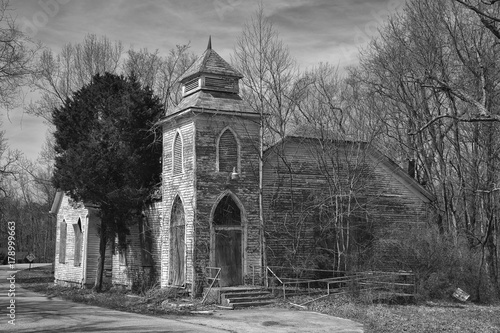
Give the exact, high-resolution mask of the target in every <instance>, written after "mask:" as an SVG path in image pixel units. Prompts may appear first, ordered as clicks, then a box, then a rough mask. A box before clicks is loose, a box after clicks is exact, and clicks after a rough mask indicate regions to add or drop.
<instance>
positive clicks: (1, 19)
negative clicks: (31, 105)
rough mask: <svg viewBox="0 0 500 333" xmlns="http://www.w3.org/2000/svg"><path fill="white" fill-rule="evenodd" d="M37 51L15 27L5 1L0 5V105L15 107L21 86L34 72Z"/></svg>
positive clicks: (28, 39) (37, 47) (38, 46)
mask: <svg viewBox="0 0 500 333" xmlns="http://www.w3.org/2000/svg"><path fill="white" fill-rule="evenodd" d="M39 49H40V45H38V44H36V43H34V42H33V41H32V40H31V39H30V38H29V37H28V36H26V35H25V34H24V33H23V32H22V31H21V30H19V29H18V28H17V27H16V22H15V19H14V17H12V15H11V8H10V7H9V1H8V0H2V1H1V2H0V105H2V106H4V107H6V108H13V107H14V106H16V105H17V100H18V97H19V93H20V92H21V87H22V86H23V85H24V84H25V83H26V82H27V79H28V76H29V75H30V74H31V73H32V72H33V71H34V68H35V66H33V60H34V57H35V55H36V53H37V51H38V50H39Z"/></svg>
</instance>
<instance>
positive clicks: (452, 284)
mask: <svg viewBox="0 0 500 333" xmlns="http://www.w3.org/2000/svg"><path fill="white" fill-rule="evenodd" d="M398 246H399V247H398V249H397V250H395V251H394V256H395V257H396V259H397V260H398V261H399V262H401V263H404V264H405V265H407V266H408V267H410V269H411V270H412V271H413V272H414V273H415V274H416V278H417V292H418V296H419V297H420V298H421V299H452V294H453V291H454V290H455V289H456V288H461V289H462V290H464V291H465V292H467V293H468V294H470V295H471V300H472V301H477V302H492V301H495V299H493V298H492V297H493V295H494V293H492V292H491V286H489V285H488V279H487V278H486V273H485V272H484V267H481V262H482V260H481V258H482V253H481V249H480V248H473V249H471V248H470V247H469V246H468V244H467V241H466V239H465V237H459V238H458V239H456V240H455V239H452V238H451V237H448V236H447V235H440V234H439V232H438V231H437V230H436V229H433V228H427V229H425V230H412V231H411V234H409V235H407V240H406V241H405V242H400V243H399V245H398Z"/></svg>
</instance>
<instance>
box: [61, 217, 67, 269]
mask: <svg viewBox="0 0 500 333" xmlns="http://www.w3.org/2000/svg"><path fill="white" fill-rule="evenodd" d="M66 228H67V224H66V222H61V223H60V224H59V229H60V230H59V262H60V263H61V264H64V263H66V234H67V229H66Z"/></svg>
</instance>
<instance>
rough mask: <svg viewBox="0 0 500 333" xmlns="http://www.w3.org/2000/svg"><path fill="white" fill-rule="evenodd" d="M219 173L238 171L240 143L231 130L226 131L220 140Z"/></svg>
mask: <svg viewBox="0 0 500 333" xmlns="http://www.w3.org/2000/svg"><path fill="white" fill-rule="evenodd" d="M218 154H219V156H218V161H219V168H218V170H219V172H231V171H233V169H235V168H236V170H238V142H237V141H236V137H235V136H234V134H233V132H232V131H231V130H230V129H226V130H225V131H224V132H223V133H222V135H221V136H220V138H219V145H218Z"/></svg>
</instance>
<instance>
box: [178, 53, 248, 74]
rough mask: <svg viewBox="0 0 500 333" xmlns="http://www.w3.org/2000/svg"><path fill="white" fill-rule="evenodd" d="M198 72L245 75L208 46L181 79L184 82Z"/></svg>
mask: <svg viewBox="0 0 500 333" xmlns="http://www.w3.org/2000/svg"><path fill="white" fill-rule="evenodd" d="M198 73H208V74H222V75H227V76H234V77H238V78H242V77H243V75H241V73H239V72H238V71H236V70H235V69H234V68H233V67H231V65H229V63H228V62H227V61H226V60H224V59H223V58H222V57H221V56H220V55H219V54H218V53H217V52H215V51H214V50H213V49H212V48H207V49H206V50H205V52H203V54H202V55H201V56H200V57H199V58H198V59H197V60H196V61H195V62H194V63H193V64H192V65H191V67H190V68H189V69H188V70H187V71H186V73H184V75H183V76H182V77H181V79H180V81H181V82H183V81H185V80H187V79H189V78H191V77H193V76H195V75H196V74H198Z"/></svg>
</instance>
